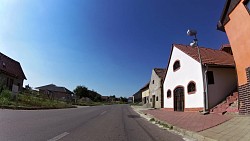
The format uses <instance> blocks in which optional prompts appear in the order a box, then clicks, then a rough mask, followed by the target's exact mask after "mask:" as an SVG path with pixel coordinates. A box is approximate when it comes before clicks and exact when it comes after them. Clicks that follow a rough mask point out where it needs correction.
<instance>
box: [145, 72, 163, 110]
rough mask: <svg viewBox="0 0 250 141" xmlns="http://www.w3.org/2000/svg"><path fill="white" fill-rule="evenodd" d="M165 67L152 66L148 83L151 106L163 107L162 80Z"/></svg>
mask: <svg viewBox="0 0 250 141" xmlns="http://www.w3.org/2000/svg"><path fill="white" fill-rule="evenodd" d="M165 74H166V69H162V68H154V69H153V70H152V74H151V81H150V83H149V99H150V101H149V103H150V105H151V106H152V108H163V106H164V104H163V81H164V77H165Z"/></svg>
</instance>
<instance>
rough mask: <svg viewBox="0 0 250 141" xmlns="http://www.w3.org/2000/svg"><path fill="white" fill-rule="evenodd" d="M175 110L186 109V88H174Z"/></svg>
mask: <svg viewBox="0 0 250 141" xmlns="http://www.w3.org/2000/svg"><path fill="white" fill-rule="evenodd" d="M174 111H182V112H183V111H184V88H183V87H177V88H175V90H174Z"/></svg>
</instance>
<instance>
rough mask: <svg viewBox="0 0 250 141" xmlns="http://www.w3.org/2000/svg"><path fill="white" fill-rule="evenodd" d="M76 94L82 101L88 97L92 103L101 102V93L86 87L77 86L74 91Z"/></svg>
mask: <svg viewBox="0 0 250 141" xmlns="http://www.w3.org/2000/svg"><path fill="white" fill-rule="evenodd" d="M74 93H75V94H76V96H77V97H78V98H79V99H81V98H83V97H85V98H86V97H87V98H89V99H91V100H92V101H95V102H98V101H101V100H102V99H101V95H100V94H99V93H97V92H96V91H94V90H89V89H88V88H87V87H85V86H77V87H76V88H75V89H74Z"/></svg>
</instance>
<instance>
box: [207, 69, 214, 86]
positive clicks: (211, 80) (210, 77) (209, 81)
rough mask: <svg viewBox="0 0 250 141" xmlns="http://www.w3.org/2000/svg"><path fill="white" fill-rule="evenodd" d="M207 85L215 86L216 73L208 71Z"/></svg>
mask: <svg viewBox="0 0 250 141" xmlns="http://www.w3.org/2000/svg"><path fill="white" fill-rule="evenodd" d="M207 84H214V73H213V72H212V71H207Z"/></svg>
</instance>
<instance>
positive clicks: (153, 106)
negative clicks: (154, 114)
mask: <svg viewBox="0 0 250 141" xmlns="http://www.w3.org/2000/svg"><path fill="white" fill-rule="evenodd" d="M152 97H153V105H152V108H155V95H153V96H152Z"/></svg>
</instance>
